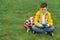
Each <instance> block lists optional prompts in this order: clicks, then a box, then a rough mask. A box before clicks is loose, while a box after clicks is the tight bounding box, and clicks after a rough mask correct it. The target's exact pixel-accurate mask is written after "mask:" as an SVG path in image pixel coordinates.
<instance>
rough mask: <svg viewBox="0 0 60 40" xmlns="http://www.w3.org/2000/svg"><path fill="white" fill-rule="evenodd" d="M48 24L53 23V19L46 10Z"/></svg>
mask: <svg viewBox="0 0 60 40" xmlns="http://www.w3.org/2000/svg"><path fill="white" fill-rule="evenodd" d="M48 24H49V26H52V25H53V20H52V18H51V13H49V12H48Z"/></svg>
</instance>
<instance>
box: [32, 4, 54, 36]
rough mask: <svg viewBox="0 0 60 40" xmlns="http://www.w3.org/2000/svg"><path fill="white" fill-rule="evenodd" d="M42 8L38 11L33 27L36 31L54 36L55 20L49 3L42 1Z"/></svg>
mask: <svg viewBox="0 0 60 40" xmlns="http://www.w3.org/2000/svg"><path fill="white" fill-rule="evenodd" d="M40 7H41V9H40V10H38V11H37V13H36V16H35V19H34V25H33V26H32V29H33V30H34V31H35V32H38V33H42V34H48V35H50V36H53V30H54V26H53V21H52V18H51V13H50V12H49V11H48V10H47V3H41V5H40Z"/></svg>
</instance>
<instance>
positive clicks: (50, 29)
mask: <svg viewBox="0 0 60 40" xmlns="http://www.w3.org/2000/svg"><path fill="white" fill-rule="evenodd" d="M54 29H55V28H54V26H52V27H49V28H44V30H45V31H46V32H53V30H54Z"/></svg>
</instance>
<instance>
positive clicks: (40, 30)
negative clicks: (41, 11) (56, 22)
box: [32, 24, 55, 34]
mask: <svg viewBox="0 0 60 40" xmlns="http://www.w3.org/2000/svg"><path fill="white" fill-rule="evenodd" d="M42 25H43V28H40V27H36V26H35V25H32V30H33V31H36V32H38V33H42V34H46V33H48V32H53V30H54V29H55V28H54V26H51V27H48V28H46V24H42Z"/></svg>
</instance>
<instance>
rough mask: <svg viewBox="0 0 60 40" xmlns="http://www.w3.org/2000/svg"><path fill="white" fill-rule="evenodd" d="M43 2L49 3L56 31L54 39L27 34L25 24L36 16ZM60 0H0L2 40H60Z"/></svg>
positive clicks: (0, 31) (0, 32)
mask: <svg viewBox="0 0 60 40" xmlns="http://www.w3.org/2000/svg"><path fill="white" fill-rule="evenodd" d="M41 2H47V3H48V10H49V11H50V12H51V14H52V18H53V21H54V26H55V31H54V37H50V36H49V35H44V34H33V33H32V32H29V33H27V32H26V30H24V26H23V23H24V21H25V20H26V19H28V18H29V17H30V16H35V13H36V11H37V10H38V9H39V7H40V3H41ZM59 22H60V0H0V40H60V23H59Z"/></svg>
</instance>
